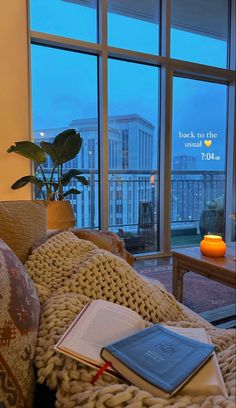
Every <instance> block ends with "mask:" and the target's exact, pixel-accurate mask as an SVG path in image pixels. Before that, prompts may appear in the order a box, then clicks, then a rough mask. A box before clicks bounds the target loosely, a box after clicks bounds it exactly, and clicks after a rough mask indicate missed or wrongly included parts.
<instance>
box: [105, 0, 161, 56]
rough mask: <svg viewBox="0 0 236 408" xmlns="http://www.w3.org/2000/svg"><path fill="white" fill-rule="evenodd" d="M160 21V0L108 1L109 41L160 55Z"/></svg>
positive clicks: (121, 46)
mask: <svg viewBox="0 0 236 408" xmlns="http://www.w3.org/2000/svg"><path fill="white" fill-rule="evenodd" d="M159 21H160V2H159V0H145V1H139V2H137V1H135V0H126V1H123V0H108V43H109V45H112V46H115V47H119V48H126V49H130V50H135V51H141V52H145V53H152V54H159V27H160V24H159Z"/></svg>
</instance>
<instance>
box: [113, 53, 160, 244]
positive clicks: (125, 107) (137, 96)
mask: <svg viewBox="0 0 236 408" xmlns="http://www.w3.org/2000/svg"><path fill="white" fill-rule="evenodd" d="M108 78H109V217H110V219H109V225H110V229H111V230H112V231H114V232H117V233H119V234H120V235H121V236H123V237H124V240H125V243H126V247H127V249H128V250H129V251H131V252H150V251H157V250H158V247H159V243H158V236H159V234H158V230H159V228H158V226H159V197H158V193H159V161H158V84H159V79H158V78H159V69H158V68H156V67H151V66H146V65H141V64H135V63H130V62H124V61H118V60H109V76H108Z"/></svg>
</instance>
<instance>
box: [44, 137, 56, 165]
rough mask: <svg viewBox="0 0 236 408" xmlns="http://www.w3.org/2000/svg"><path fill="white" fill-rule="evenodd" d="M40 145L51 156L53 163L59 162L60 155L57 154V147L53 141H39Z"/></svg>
mask: <svg viewBox="0 0 236 408" xmlns="http://www.w3.org/2000/svg"><path fill="white" fill-rule="evenodd" d="M40 146H41V147H42V149H43V150H44V151H45V152H46V153H47V154H48V155H49V156H50V157H51V159H52V161H53V162H54V163H55V164H59V163H60V156H59V155H58V152H57V149H56V147H55V146H54V144H53V143H49V142H40Z"/></svg>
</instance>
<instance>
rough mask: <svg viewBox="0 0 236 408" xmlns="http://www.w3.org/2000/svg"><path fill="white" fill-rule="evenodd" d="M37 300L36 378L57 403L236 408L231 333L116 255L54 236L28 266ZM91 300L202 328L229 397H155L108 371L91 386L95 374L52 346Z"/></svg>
mask: <svg viewBox="0 0 236 408" xmlns="http://www.w3.org/2000/svg"><path fill="white" fill-rule="evenodd" d="M25 266H26V269H27V271H28V273H29V274H30V276H31V277H32V279H33V281H34V283H35V287H36V290H37V292H38V296H39V298H40V301H41V304H42V313H41V321H40V327H39V334H38V342H37V347H36V355H35V366H36V368H37V374H38V382H39V383H44V382H45V383H46V384H47V386H48V387H49V388H50V389H52V390H55V392H56V407H58V408H75V407H84V408H95V407H96V408H108V407H110V408H111V407H114V408H122V407H129V408H142V407H147V408H148V407H149V408H150V407H151V408H164V407H165V408H170V407H173V408H187V407H189V408H200V407H201V408H211V407H214V408H233V407H235V371H236V370H235V346H234V344H235V332H234V330H223V329H215V328H214V327H213V326H211V325H210V324H209V323H207V322H205V321H204V320H203V319H200V318H198V317H197V315H195V314H194V313H191V312H190V311H188V310H186V309H184V308H183V307H182V305H180V304H179V303H178V302H177V301H176V300H175V298H174V297H173V296H172V295H171V294H170V293H168V292H166V291H165V290H164V289H163V287H162V286H161V285H158V284H157V285H150V284H149V283H148V282H147V281H145V280H143V279H142V278H141V277H140V276H139V275H138V273H137V272H136V271H135V270H134V269H133V268H132V267H131V266H130V265H128V264H127V263H126V261H124V260H123V259H121V258H120V257H117V256H116V255H113V254H111V253H109V252H107V251H104V250H102V249H99V248H98V247H96V246H95V245H94V244H93V243H91V242H89V241H85V240H81V239H78V238H77V237H76V236H75V235H74V234H72V233H71V232H63V233H60V234H58V235H56V236H53V237H52V238H50V239H49V240H48V241H46V242H45V243H44V244H43V245H41V246H40V247H38V248H37V249H35V250H34V251H33V253H32V255H31V256H30V257H29V259H28V261H27V263H26V265H25ZM91 299H106V300H108V301H111V302H115V303H119V304H122V305H125V306H127V307H129V308H131V309H133V310H135V311H136V312H137V313H139V314H140V315H141V316H142V317H143V318H144V319H146V320H149V321H152V322H153V323H156V322H165V323H167V324H168V325H175V326H182V327H205V328H206V330H207V332H208V334H209V335H210V336H211V338H212V341H213V343H214V344H215V345H216V349H217V356H218V361H219V363H220V367H221V370H222V373H223V376H224V380H225V383H226V387H227V390H228V393H229V398H225V397H223V396H204V395H199V396H197V397H193V396H191V395H180V394H178V395H177V396H175V397H173V398H170V399H163V398H157V397H153V396H152V395H151V394H150V393H148V392H146V391H143V390H141V389H139V388H137V387H135V386H133V385H128V384H126V383H121V382H118V380H115V379H113V378H111V377H109V376H108V375H105V374H104V375H103V376H102V377H101V378H99V379H98V381H97V383H96V385H92V384H91V382H92V378H93V376H94V374H95V370H94V369H93V368H90V367H87V366H85V365H83V364H81V363H79V362H77V361H75V360H74V359H71V358H69V357H66V356H64V355H62V354H60V353H56V352H55V351H54V345H55V344H56V343H57V341H58V340H59V338H60V336H61V335H62V334H63V333H64V332H65V330H66V329H67V327H68V326H69V325H70V323H71V322H72V320H73V319H74V318H75V316H76V315H77V314H78V313H79V311H80V310H81V309H82V307H83V306H84V305H85V304H86V303H87V302H88V301H89V300H91Z"/></svg>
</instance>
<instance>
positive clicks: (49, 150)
mask: <svg viewBox="0 0 236 408" xmlns="http://www.w3.org/2000/svg"><path fill="white" fill-rule="evenodd" d="M82 142H83V139H82V138H81V136H80V134H79V133H77V132H76V130H75V129H68V130H65V131H64V132H61V133H59V134H58V135H57V136H56V137H55V139H54V140H53V142H52V143H49V142H44V141H42V142H40V146H38V145H37V144H35V143H33V142H30V141H20V142H16V143H15V144H14V145H12V146H10V147H9V148H8V149H7V152H8V153H12V152H13V153H16V154H19V155H20V156H23V157H26V158H27V159H29V160H31V162H33V163H34V166H35V174H34V175H30V176H24V177H21V178H20V179H19V180H17V181H16V182H15V183H14V184H13V185H12V186H11V188H12V189H13V190H16V189H18V188H22V187H24V186H26V185H27V184H28V183H31V184H33V185H34V186H35V189H36V191H37V193H39V192H40V193H41V196H42V198H43V200H45V202H46V203H47V206H48V228H49V229H57V228H67V227H70V226H73V225H74V223H75V218H74V214H73V210H72V206H71V204H70V202H69V201H68V200H65V198H66V197H68V196H69V194H80V193H81V191H80V190H78V189H76V188H69V189H68V187H67V186H68V184H69V182H70V181H71V180H72V179H74V180H76V181H78V182H80V183H81V184H83V185H85V186H87V185H88V184H89V182H88V180H87V179H86V178H85V177H84V176H82V172H81V171H80V170H78V169H70V170H69V171H67V172H64V171H63V165H64V164H65V163H66V162H68V161H70V160H72V159H74V158H75V157H76V156H77V154H78V153H79V152H80V149H81V146H82ZM48 156H49V157H50V158H51V160H52V167H51V168H47V169H46V168H44V166H43V165H44V163H45V162H46V160H47V157H48ZM37 195H38V194H37ZM58 211H59V212H58ZM65 212H66V213H67V214H68V215H66V214H65ZM66 217H67V219H66Z"/></svg>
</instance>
